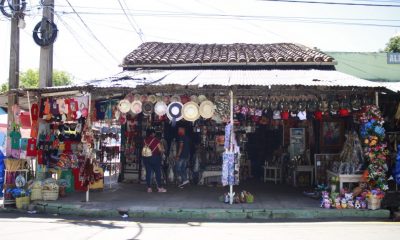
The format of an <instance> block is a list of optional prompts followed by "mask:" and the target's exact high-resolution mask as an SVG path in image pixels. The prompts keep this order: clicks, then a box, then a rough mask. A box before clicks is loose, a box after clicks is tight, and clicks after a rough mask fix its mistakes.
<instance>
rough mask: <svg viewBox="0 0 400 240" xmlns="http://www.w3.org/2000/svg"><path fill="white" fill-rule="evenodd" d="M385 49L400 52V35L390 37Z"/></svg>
mask: <svg viewBox="0 0 400 240" xmlns="http://www.w3.org/2000/svg"><path fill="white" fill-rule="evenodd" d="M385 51H386V52H396V53H400V35H399V36H394V37H392V38H390V40H389V42H388V43H387V44H386V48H385Z"/></svg>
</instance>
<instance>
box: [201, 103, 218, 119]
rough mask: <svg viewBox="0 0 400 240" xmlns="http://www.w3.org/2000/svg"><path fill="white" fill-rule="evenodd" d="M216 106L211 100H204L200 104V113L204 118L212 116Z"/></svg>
mask: <svg viewBox="0 0 400 240" xmlns="http://www.w3.org/2000/svg"><path fill="white" fill-rule="evenodd" d="M214 111H215V106H214V104H213V103H212V102H211V101H208V100H206V101H203V102H202V103H201V104H200V115H201V116H202V117H203V118H211V117H212V116H213V115H214Z"/></svg>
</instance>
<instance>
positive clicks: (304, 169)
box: [293, 165, 314, 187]
mask: <svg viewBox="0 0 400 240" xmlns="http://www.w3.org/2000/svg"><path fill="white" fill-rule="evenodd" d="M297 172H309V173H310V175H311V181H310V183H311V186H312V185H313V184H314V166H313V165H299V166H297V167H296V168H295V169H294V170H293V186H295V187H296V186H297V178H296V174H297Z"/></svg>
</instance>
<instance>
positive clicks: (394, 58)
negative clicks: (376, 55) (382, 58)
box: [387, 53, 400, 64]
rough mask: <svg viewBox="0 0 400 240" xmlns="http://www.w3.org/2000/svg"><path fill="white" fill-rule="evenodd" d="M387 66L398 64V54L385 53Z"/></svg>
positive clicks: (399, 60) (399, 62) (399, 58)
mask: <svg viewBox="0 0 400 240" xmlns="http://www.w3.org/2000/svg"><path fill="white" fill-rule="evenodd" d="M387 63H388V64H400V53H387Z"/></svg>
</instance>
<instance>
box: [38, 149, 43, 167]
mask: <svg viewBox="0 0 400 240" xmlns="http://www.w3.org/2000/svg"><path fill="white" fill-rule="evenodd" d="M37 161H38V164H43V150H37Z"/></svg>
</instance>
